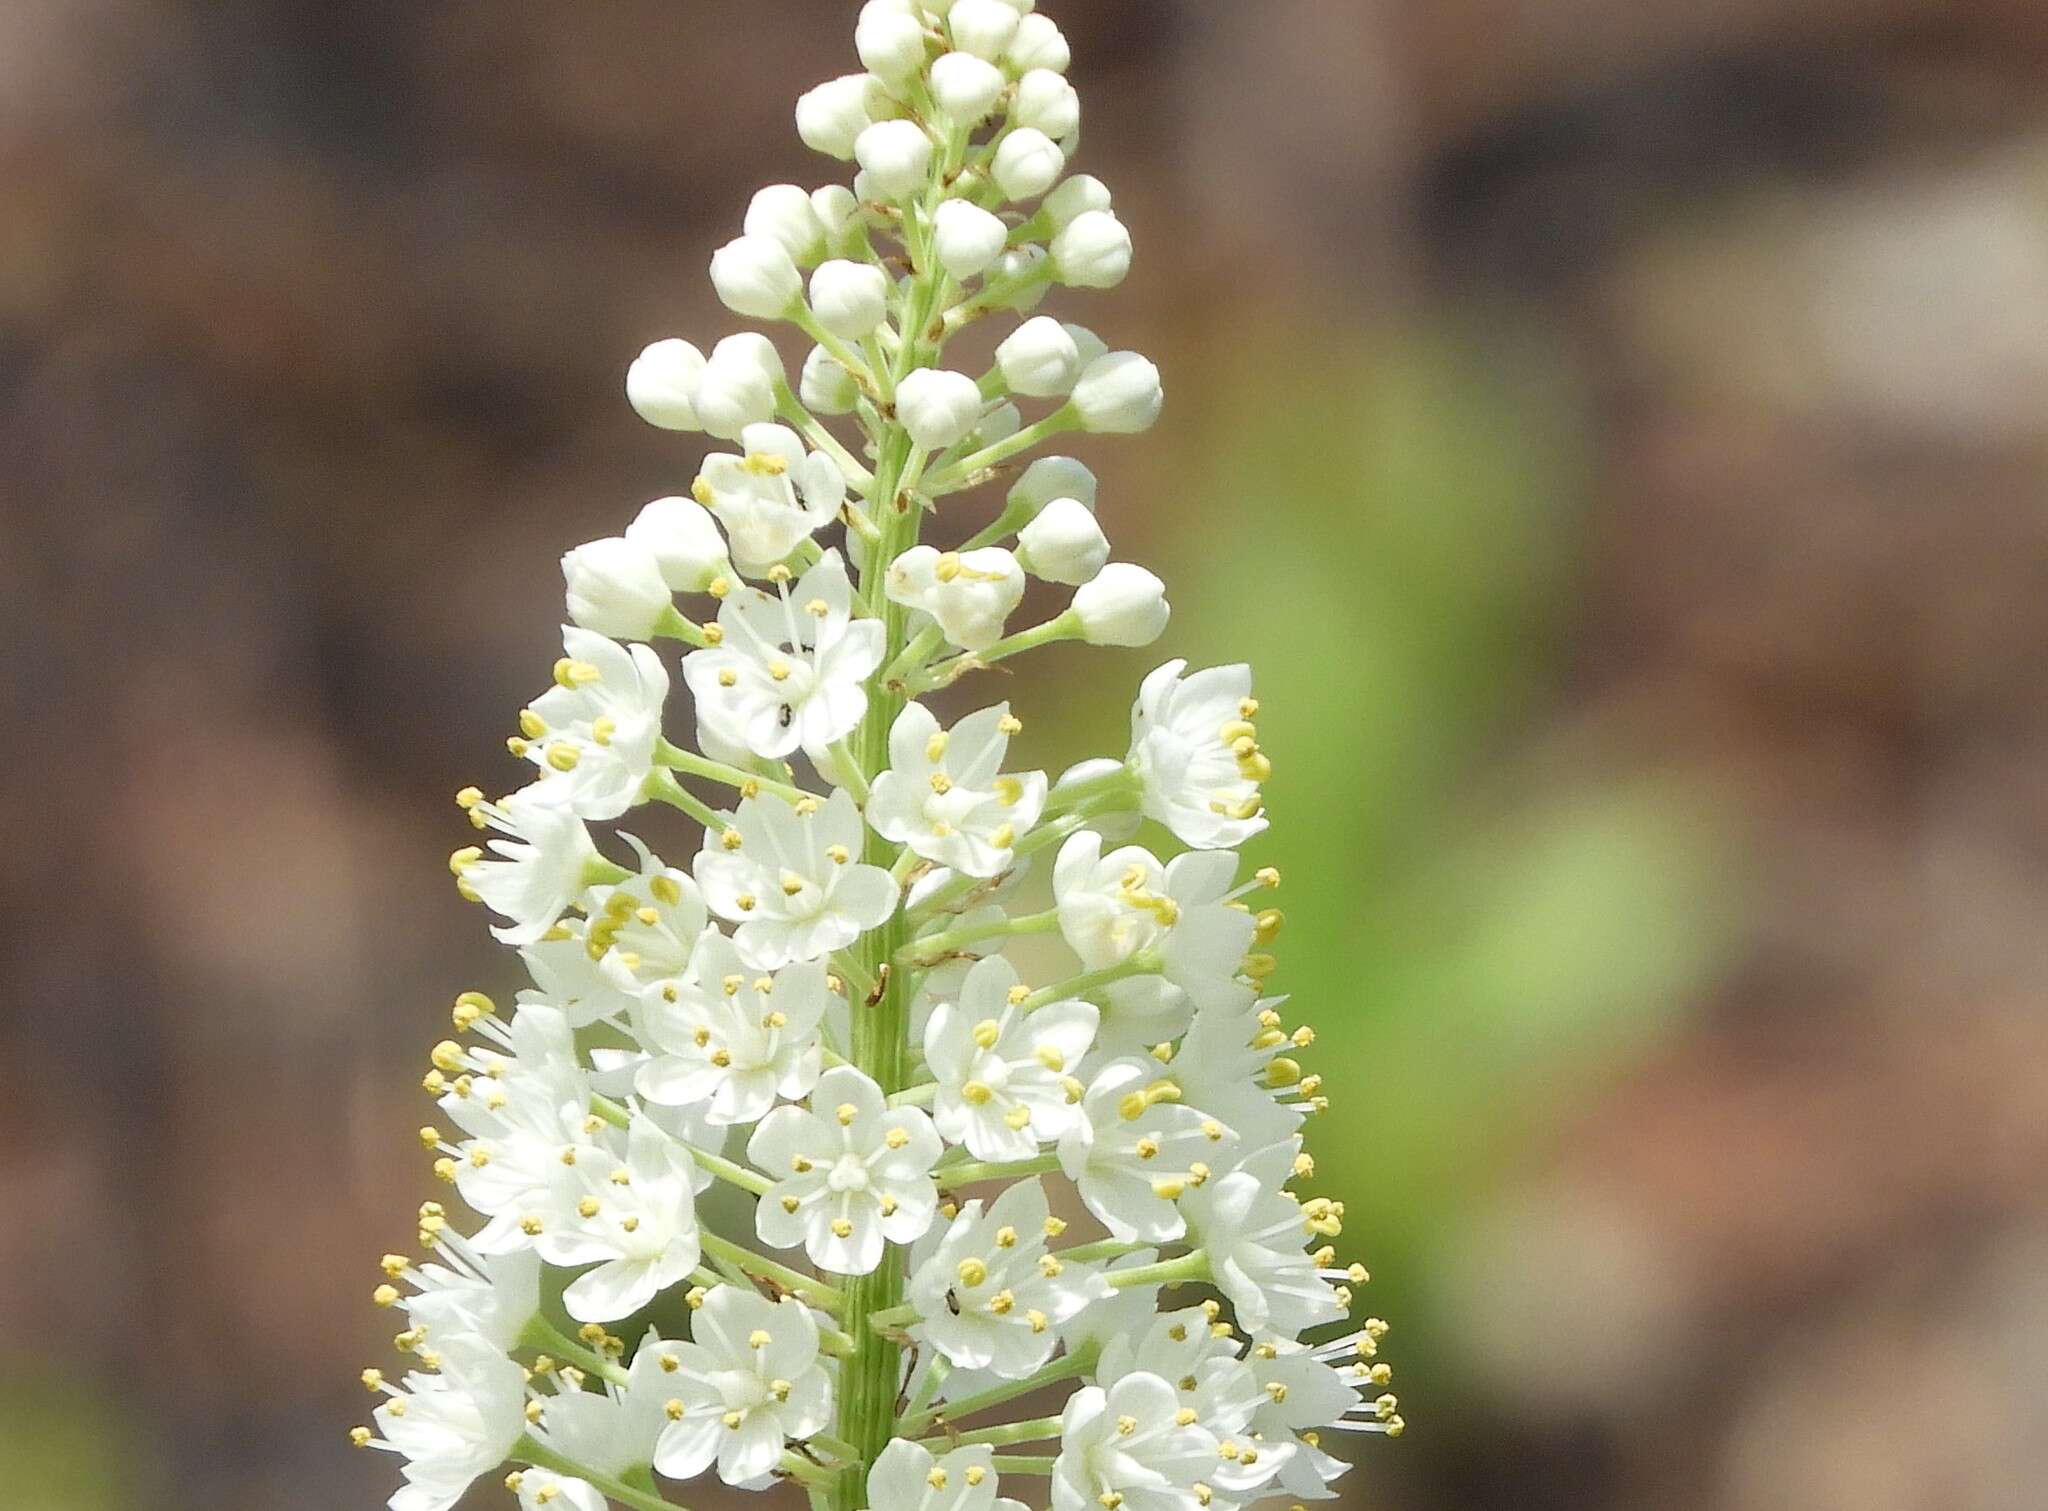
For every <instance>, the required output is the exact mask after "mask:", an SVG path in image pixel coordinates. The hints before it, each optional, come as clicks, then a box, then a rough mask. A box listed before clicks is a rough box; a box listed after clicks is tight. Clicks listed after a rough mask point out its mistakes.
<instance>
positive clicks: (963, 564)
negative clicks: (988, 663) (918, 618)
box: [889, 546, 1024, 651]
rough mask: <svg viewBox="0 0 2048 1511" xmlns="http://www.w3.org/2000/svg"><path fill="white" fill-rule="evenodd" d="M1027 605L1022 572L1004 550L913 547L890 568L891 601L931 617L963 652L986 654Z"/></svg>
mask: <svg viewBox="0 0 2048 1511" xmlns="http://www.w3.org/2000/svg"><path fill="white" fill-rule="evenodd" d="M1023 600H1024V569H1023V568H1022V567H1020V566H1018V565H1017V558H1016V557H1015V556H1012V555H1011V554H1010V553H1009V552H1008V551H1006V550H1004V549H1003V548H1002V547H1001V546H984V547H982V548H981V549H979V550H974V551H939V550H935V549H934V548H933V547H931V546H912V547H911V548H910V549H909V550H908V551H905V552H904V553H903V554H902V555H901V556H899V557H897V558H896V561H895V564H894V565H892V566H891V567H890V568H889V601H890V602H892V603H900V604H903V605H904V606H905V607H907V608H913V609H918V610H920V611H922V612H923V613H926V614H929V615H931V617H932V618H933V619H934V620H936V621H937V622H938V626H939V628H940V630H942V631H943V632H944V633H945V636H946V638H947V639H948V640H950V641H952V642H953V644H955V645H957V646H959V647H960V648H961V649H962V650H968V651H983V650H987V649H988V648H989V647H990V646H991V645H994V644H995V643H996V641H998V640H1000V639H1001V638H1002V634H1003V622H1004V621H1005V620H1006V619H1008V618H1009V617H1010V614H1011V612H1012V611H1013V610H1014V609H1015V608H1016V607H1017V605H1018V604H1019V603H1021V602H1023Z"/></svg>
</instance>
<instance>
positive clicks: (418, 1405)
mask: <svg viewBox="0 0 2048 1511" xmlns="http://www.w3.org/2000/svg"><path fill="white" fill-rule="evenodd" d="M438 1352H439V1353H440V1359H441V1372H440V1373H439V1374H418V1373H414V1374H408V1375H407V1376H406V1377H405V1385H404V1388H403V1389H402V1390H396V1391H393V1392H392V1395H391V1399H390V1400H388V1401H387V1402H385V1403H384V1405H382V1406H380V1407H378V1408H377V1412H376V1420H377V1428H378V1431H380V1432H382V1433H383V1435H384V1438H383V1442H384V1445H385V1446H387V1447H389V1448H390V1449H392V1450H393V1451H394V1452H397V1453H400V1454H403V1455H404V1457H405V1459H406V1464H405V1469H404V1473H405V1488H404V1489H402V1490H400V1491H399V1492H398V1493H397V1494H396V1495H394V1496H392V1497H391V1503H390V1504H391V1511H451V1508H452V1507H453V1506H454V1505H455V1503H456V1502H457V1501H459V1500H461V1499H462V1496H463V1492H464V1491H466V1490H468V1489H469V1487H470V1486H471V1485H472V1484H473V1483H475V1481H476V1479H477V1477H478V1476H479V1475H483V1474H488V1473H489V1472H490V1471H491V1470H493V1469H495V1468H497V1467H498V1465H500V1464H502V1463H503V1462H504V1461H505V1458H506V1456H507V1455H508V1454H510V1453H511V1452H512V1445H513V1444H515V1443H517V1442H518V1441H519V1439H520V1437H521V1435H522V1434H524V1433H525V1431H526V1415H525V1411H526V1372H525V1371H524V1370H523V1369H521V1368H520V1367H519V1365H518V1364H516V1363H514V1362H513V1361H512V1360H510V1359H508V1358H506V1357H505V1356H504V1355H503V1354H502V1353H500V1352H498V1351H497V1350H496V1349H493V1348H490V1347H487V1346H486V1345H484V1344H482V1343H478V1342H474V1341H471V1340H464V1339H458V1340H455V1341H454V1342H452V1343H451V1344H449V1346H447V1347H446V1348H443V1349H440V1350H438Z"/></svg>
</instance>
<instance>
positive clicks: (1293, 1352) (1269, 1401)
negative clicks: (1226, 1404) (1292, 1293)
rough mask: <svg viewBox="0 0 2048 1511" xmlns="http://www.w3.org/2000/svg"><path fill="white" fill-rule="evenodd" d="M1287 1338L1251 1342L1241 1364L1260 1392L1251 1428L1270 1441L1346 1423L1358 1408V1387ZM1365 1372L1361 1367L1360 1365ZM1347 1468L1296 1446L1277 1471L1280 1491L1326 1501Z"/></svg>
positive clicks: (1315, 1449) (1317, 1351) (1305, 1445)
mask: <svg viewBox="0 0 2048 1511" xmlns="http://www.w3.org/2000/svg"><path fill="white" fill-rule="evenodd" d="M1321 1355H1322V1351H1321V1350H1320V1349H1311V1348H1309V1347H1308V1346H1307V1345H1305V1344H1301V1343H1297V1342H1295V1341H1293V1340H1292V1339H1289V1338H1282V1337H1265V1338H1260V1339H1259V1340H1258V1341H1256V1342H1255V1343H1253V1344H1252V1345H1251V1347H1250V1348H1249V1350H1248V1351H1247V1352H1246V1354H1245V1364H1246V1366H1247V1367H1248V1368H1249V1369H1250V1370H1251V1372H1252V1378H1253V1380H1254V1381H1255V1382H1256V1383H1257V1385H1258V1388H1259V1405H1258V1409H1257V1410H1256V1411H1255V1412H1254V1413H1253V1414H1252V1422H1251V1426H1252V1430H1253V1431H1254V1432H1257V1433H1258V1434H1260V1435H1261V1436H1262V1437H1265V1438H1267V1439H1268V1440H1270V1441H1275V1442H1278V1441H1284V1440H1285V1439H1287V1438H1289V1437H1293V1436H1294V1435H1295V1434H1297V1433H1321V1432H1324V1431H1327V1430H1329V1429H1332V1428H1337V1429H1342V1428H1343V1427H1345V1426H1348V1425H1350V1422H1349V1418H1350V1417H1351V1415H1352V1413H1353V1412H1354V1411H1355V1410H1356V1409H1357V1407H1358V1405H1359V1397H1360V1392H1359V1388H1358V1386H1357V1385H1355V1384H1353V1383H1352V1382H1351V1381H1350V1380H1347V1379H1345V1377H1344V1375H1343V1374H1342V1373H1340V1372H1339V1371H1338V1370H1337V1369H1336V1368H1335V1367H1334V1366H1333V1365H1331V1364H1330V1363H1328V1362H1326V1360H1325V1359H1324V1358H1323V1357H1322V1356H1321ZM1359 1368H1360V1370H1361V1373H1364V1369H1363V1366H1359ZM1350 1467H1351V1466H1350V1465H1349V1464H1347V1463H1345V1462H1344V1461H1343V1460H1342V1459H1340V1458H1335V1457H1333V1456H1331V1455H1330V1454H1328V1453H1325V1452H1324V1451H1323V1450H1322V1448H1321V1447H1320V1446H1311V1445H1310V1444H1309V1443H1307V1442H1297V1443H1296V1444H1295V1448H1294V1452H1293V1453H1291V1454H1289V1455H1288V1457H1287V1462H1286V1463H1285V1464H1284V1465H1283V1466H1282V1467H1281V1471H1280V1476H1279V1488H1280V1489H1281V1490H1282V1491H1284V1492H1285V1493H1286V1494H1289V1495H1293V1496H1297V1497H1301V1498H1303V1499H1307V1500H1327V1499H1329V1497H1330V1494H1331V1492H1330V1490H1329V1488H1328V1487H1329V1486H1330V1484H1331V1483H1332V1482H1333V1481H1335V1480H1336V1479H1338V1478H1339V1477H1340V1476H1341V1475H1343V1474H1344V1473H1345V1471H1347V1470H1348V1469H1349V1468H1350Z"/></svg>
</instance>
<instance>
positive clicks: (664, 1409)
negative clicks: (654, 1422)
mask: <svg viewBox="0 0 2048 1511" xmlns="http://www.w3.org/2000/svg"><path fill="white" fill-rule="evenodd" d="M661 1414H662V1415H663V1416H665V1417H667V1418H668V1419H669V1420H670V1421H671V1422H680V1421H681V1420H682V1419H683V1403H682V1402H681V1401H677V1400H673V1399H671V1400H667V1401H664V1402H662V1403H661Z"/></svg>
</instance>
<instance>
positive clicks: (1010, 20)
mask: <svg viewBox="0 0 2048 1511" xmlns="http://www.w3.org/2000/svg"><path fill="white" fill-rule="evenodd" d="M1018 10H1019V7H1017V6H1014V5H1009V4H1006V3H1005V0H954V4H953V8H952V9H951V10H950V11H948V12H947V13H946V30H947V31H948V32H950V33H951V34H952V37H953V45H954V46H955V47H957V48H959V49H960V50H961V51H963V52H970V53H973V54H974V55H975V56H976V57H981V58H987V59H989V60H990V61H994V60H995V59H997V58H1000V57H1001V56H1002V55H1003V51H1004V49H1006V48H1007V47H1008V46H1009V45H1010V41H1011V39H1012V38H1014V37H1015V36H1016V35H1017V12H1018Z"/></svg>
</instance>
